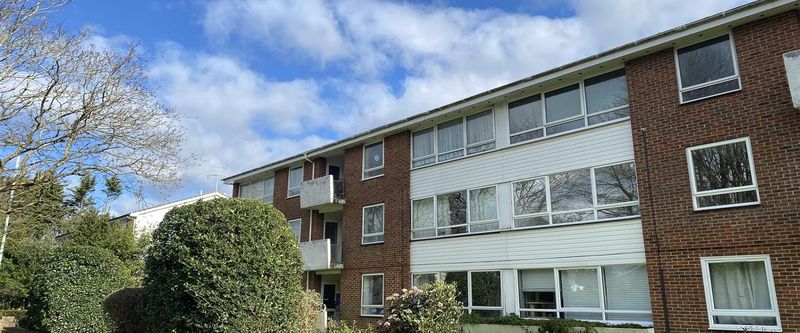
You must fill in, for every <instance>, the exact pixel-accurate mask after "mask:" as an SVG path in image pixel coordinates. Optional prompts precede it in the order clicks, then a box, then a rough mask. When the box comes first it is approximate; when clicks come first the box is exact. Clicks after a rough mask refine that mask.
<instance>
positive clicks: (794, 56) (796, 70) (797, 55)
mask: <svg viewBox="0 0 800 333" xmlns="http://www.w3.org/2000/svg"><path fill="white" fill-rule="evenodd" d="M783 61H784V63H785V64H786V78H787V79H788V80H789V92H791V94H792V104H794V107H795V108H796V109H800V50H794V51H792V52H788V53H785V54H784V55H783Z"/></svg>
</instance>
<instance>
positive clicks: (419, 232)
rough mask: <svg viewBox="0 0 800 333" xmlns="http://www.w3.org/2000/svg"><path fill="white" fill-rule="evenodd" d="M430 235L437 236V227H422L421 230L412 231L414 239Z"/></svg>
mask: <svg viewBox="0 0 800 333" xmlns="http://www.w3.org/2000/svg"><path fill="white" fill-rule="evenodd" d="M428 237H436V229H434V228H431V229H421V230H413V231H411V238H412V239H419V238H428Z"/></svg>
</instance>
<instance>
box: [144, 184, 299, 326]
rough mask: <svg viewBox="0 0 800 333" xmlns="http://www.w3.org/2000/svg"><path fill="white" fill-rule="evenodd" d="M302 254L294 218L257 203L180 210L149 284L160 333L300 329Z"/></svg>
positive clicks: (155, 253)
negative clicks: (291, 221) (292, 225)
mask: <svg viewBox="0 0 800 333" xmlns="http://www.w3.org/2000/svg"><path fill="white" fill-rule="evenodd" d="M301 273H302V258H301V256H300V250H299V247H298V245H297V241H296V237H295V235H294V233H293V232H292V230H291V229H290V228H289V225H288V223H287V222H286V219H285V218H284V217H283V214H281V213H280V212H279V211H278V210H276V209H275V208H273V207H272V206H271V205H268V204H264V203H261V202H258V201H255V200H242V199H232V200H212V201H201V202H198V203H195V204H191V205H186V206H182V207H178V208H175V209H172V210H171V211H169V212H168V213H167V215H166V216H165V218H164V220H163V221H162V222H161V225H160V226H159V227H158V228H157V229H156V230H155V231H154V233H153V243H152V245H151V247H150V249H149V251H148V256H147V259H146V261H145V276H146V277H145V282H144V288H145V293H146V294H147V300H148V314H149V317H150V319H149V320H150V321H151V322H152V323H153V324H152V325H151V326H150V327H149V330H150V331H152V332H169V331H172V330H175V331H178V332H296V331H297V327H298V326H297V325H298V312H299V310H298V306H299V304H298V302H297V300H298V299H299V298H300V293H301V290H302V289H301V287H300V277H301Z"/></svg>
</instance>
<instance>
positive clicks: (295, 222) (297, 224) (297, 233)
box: [289, 219, 302, 242]
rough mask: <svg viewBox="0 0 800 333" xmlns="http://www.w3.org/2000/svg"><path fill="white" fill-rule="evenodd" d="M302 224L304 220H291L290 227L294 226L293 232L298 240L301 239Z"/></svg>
mask: <svg viewBox="0 0 800 333" xmlns="http://www.w3.org/2000/svg"><path fill="white" fill-rule="evenodd" d="M301 225H302V220H300V219H294V220H289V227H291V228H292V232H293V233H294V234H295V236H297V241H298V242H299V241H300V226H301Z"/></svg>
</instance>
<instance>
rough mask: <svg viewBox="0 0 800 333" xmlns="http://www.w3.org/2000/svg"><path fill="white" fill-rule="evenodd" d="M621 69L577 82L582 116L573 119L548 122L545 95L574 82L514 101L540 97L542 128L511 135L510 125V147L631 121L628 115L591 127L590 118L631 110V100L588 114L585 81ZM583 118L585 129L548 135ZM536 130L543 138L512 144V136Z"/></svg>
mask: <svg viewBox="0 0 800 333" xmlns="http://www.w3.org/2000/svg"><path fill="white" fill-rule="evenodd" d="M620 69H622V70H624V69H625V67H615V68H613V69H611V70H608V71H604V72H602V73H600V74H597V75H592V76H591V77H588V78H586V79H582V80H579V81H578V82H577V83H578V86H579V95H580V97H579V98H580V103H581V115H576V116H572V117H569V118H565V119H560V120H557V121H554V122H548V120H547V103H546V99H545V94H547V93H549V92H552V91H556V90H559V89H561V88H566V87H569V86H572V85H575V83H576V82H572V83H569V84H565V85H560V86H558V87H556V88H553V89H548V90H547V91H542V92H539V93H536V94H531V95H528V96H525V97H521V98H517V99H515V100H514V101H518V100H521V99H525V98H529V97H532V96H536V95H539V102H540V103H541V105H542V107H541V109H542V126H539V127H536V128H532V129H528V130H524V131H519V132H516V133H511V125H510V124H509V126H508V139H509V146H517V145H523V144H527V143H531V142H536V141H540V140H545V139H548V138H552V137H557V136H561V135H567V134H569V133H574V132H578V131H583V130H586V129H590V128H595V127H600V126H606V125H609V124H614V123H617V122H621V121H626V120H628V119H630V115H628V116H625V117H621V118H617V119H612V120H608V121H604V122H600V123H597V124H592V125H589V118H591V117H594V116H598V115H602V114H606V113H610V112H613V111H617V110H621V109H624V108H630V100H629V101H628V102H629V103H628V104H625V105H620V106H617V107H613V108H610V109H607V110H603V111H599V112H596V113H591V114H590V113H589V112H588V108H587V102H586V87H585V83H584V81H586V80H587V79H593V78H595V77H598V76H601V75H606V74H609V73H612V72H615V71H618V70H620ZM627 75H628V73H627V72H626V73H625V77H626V78H627ZM626 85H627V82H626ZM581 117H583V127H580V128H575V129H571V130H567V131H563V132H558V133H555V134H548V133H547V127H552V126H556V125H560V124H564V123H568V122H571V121H575V120H578V119H580V118H581ZM509 121H510V118H509ZM536 130H541V131H542V136H541V137H538V138H535V139H530V140H524V141H520V142H516V143H510V142H511V137H512V136H515V135H519V134H523V133H528V132H532V131H536Z"/></svg>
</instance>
